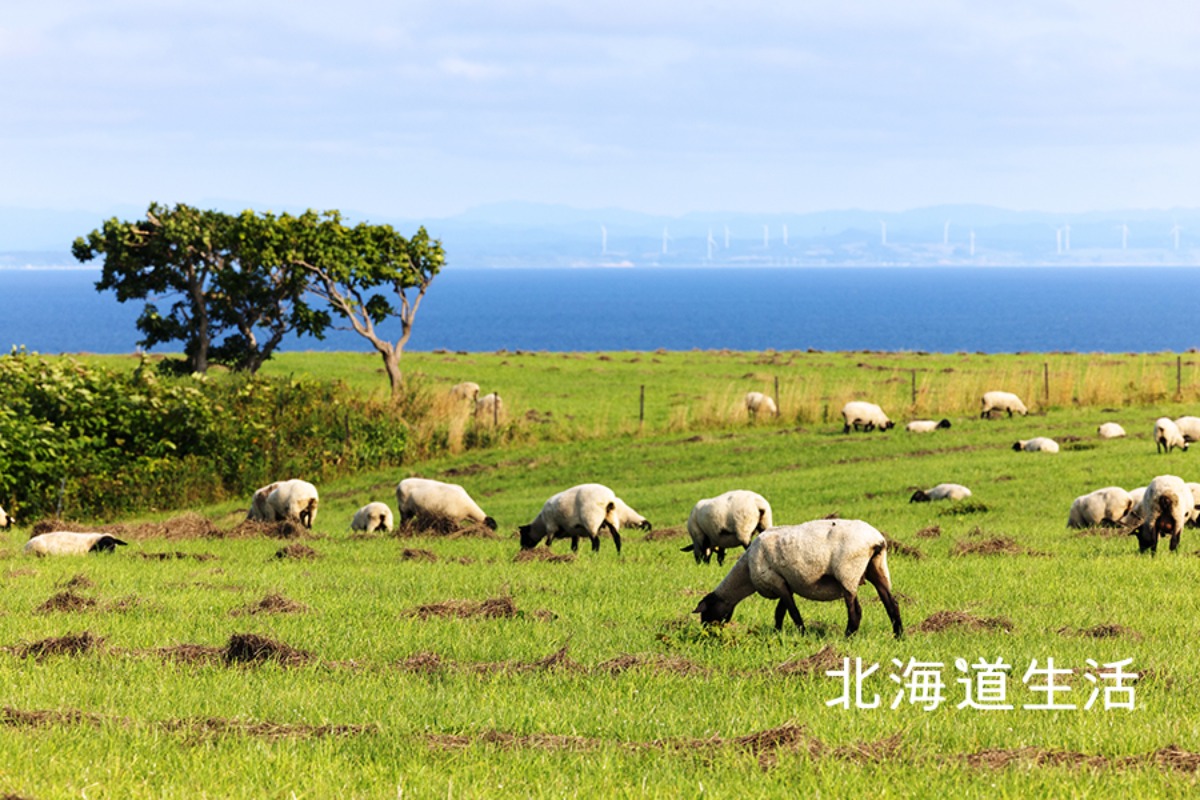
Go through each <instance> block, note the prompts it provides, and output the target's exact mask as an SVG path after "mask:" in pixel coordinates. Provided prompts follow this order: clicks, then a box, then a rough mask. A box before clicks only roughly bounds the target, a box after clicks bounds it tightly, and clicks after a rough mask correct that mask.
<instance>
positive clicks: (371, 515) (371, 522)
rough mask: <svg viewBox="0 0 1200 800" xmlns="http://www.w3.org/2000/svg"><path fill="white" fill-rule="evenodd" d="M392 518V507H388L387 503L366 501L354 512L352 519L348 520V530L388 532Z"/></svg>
mask: <svg viewBox="0 0 1200 800" xmlns="http://www.w3.org/2000/svg"><path fill="white" fill-rule="evenodd" d="M393 520H394V518H393V517H392V509H391V508H389V507H388V504H387V503H367V504H366V505H365V506H363V507H362V508H360V509H359V510H358V511H355V512H354V519H353V520H351V521H350V530H354V531H366V532H367V533H371V532H373V531H383V532H384V533H389V532H391V530H392V522H393Z"/></svg>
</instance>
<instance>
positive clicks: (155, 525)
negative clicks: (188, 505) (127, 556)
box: [125, 512, 225, 539]
mask: <svg viewBox="0 0 1200 800" xmlns="http://www.w3.org/2000/svg"><path fill="white" fill-rule="evenodd" d="M125 534H126V536H128V537H130V538H131V539H214V538H220V537H222V536H224V535H225V534H224V533H223V532H222V531H221V529H220V528H218V527H217V526H216V525H215V524H213V521H212V520H210V519H208V518H207V517H204V516H201V515H200V514H197V513H195V512H188V513H186V514H181V515H179V516H178V517H172V518H171V519H168V520H166V521H165V522H147V523H143V524H141V525H130V526H126V531H125Z"/></svg>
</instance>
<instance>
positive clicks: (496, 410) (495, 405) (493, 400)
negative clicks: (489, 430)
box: [475, 392, 504, 419]
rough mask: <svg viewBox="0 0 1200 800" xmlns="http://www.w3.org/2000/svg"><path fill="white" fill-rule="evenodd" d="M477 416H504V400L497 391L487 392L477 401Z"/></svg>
mask: <svg viewBox="0 0 1200 800" xmlns="http://www.w3.org/2000/svg"><path fill="white" fill-rule="evenodd" d="M475 416H476V417H485V418H487V419H500V418H501V417H503V416H504V401H503V400H501V399H500V395H498V394H496V393H495V392H491V393H490V394H485V395H484V396H483V397H480V398H478V399H477V400H476V401H475Z"/></svg>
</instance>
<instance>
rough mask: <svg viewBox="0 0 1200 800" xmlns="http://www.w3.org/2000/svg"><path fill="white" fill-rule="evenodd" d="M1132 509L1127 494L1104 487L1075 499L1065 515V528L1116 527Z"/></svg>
mask: <svg viewBox="0 0 1200 800" xmlns="http://www.w3.org/2000/svg"><path fill="white" fill-rule="evenodd" d="M1132 508H1133V498H1131V497H1130V496H1129V492H1127V491H1125V490H1124V489H1122V488H1121V487H1120V486H1105V487H1104V488H1103V489H1097V490H1096V491H1094V492H1089V493H1087V494H1085V495H1081V496H1079V497H1076V498H1075V501H1074V502H1073V503H1071V511H1070V513H1068V515H1067V527H1068V528H1095V527H1099V526H1104V527H1116V526H1118V525H1120V524H1121V520H1123V519H1125V517H1127V516H1128V515H1129V512H1130V510H1131V509H1132Z"/></svg>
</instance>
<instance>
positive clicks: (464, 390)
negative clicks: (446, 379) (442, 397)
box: [450, 381, 479, 400]
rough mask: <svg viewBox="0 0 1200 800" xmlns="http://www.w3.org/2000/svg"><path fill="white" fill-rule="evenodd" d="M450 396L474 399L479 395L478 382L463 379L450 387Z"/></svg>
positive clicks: (460, 398)
mask: <svg viewBox="0 0 1200 800" xmlns="http://www.w3.org/2000/svg"><path fill="white" fill-rule="evenodd" d="M450 396H451V397H454V398H457V399H459V400H475V398H477V397H479V384H478V383H475V382H474V381H463V382H462V383H456V384H454V385H453V386H451V387H450Z"/></svg>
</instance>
